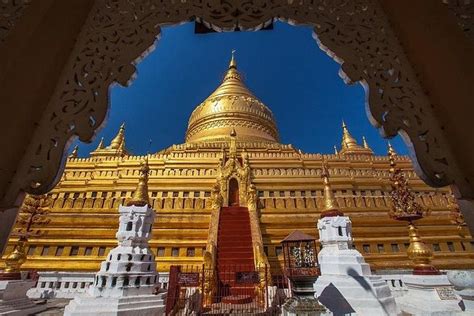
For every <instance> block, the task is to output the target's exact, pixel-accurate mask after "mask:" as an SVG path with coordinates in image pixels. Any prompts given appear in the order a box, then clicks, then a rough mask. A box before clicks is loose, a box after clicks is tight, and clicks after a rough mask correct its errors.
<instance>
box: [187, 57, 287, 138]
mask: <svg viewBox="0 0 474 316" xmlns="http://www.w3.org/2000/svg"><path fill="white" fill-rule="evenodd" d="M243 122H245V123H243ZM232 128H235V130H236V131H237V133H238V135H239V136H238V138H239V140H249V141H264V142H277V141H278V130H277V127H276V122H275V120H274V118H273V113H272V112H271V111H270V109H269V108H268V107H267V106H266V105H265V104H263V103H262V102H261V101H260V100H258V99H257V98H256V97H255V95H254V94H253V93H252V92H251V91H250V90H249V89H248V88H247V87H246V85H245V83H244V82H243V80H242V77H241V75H240V73H239V71H238V69H237V60H236V56H235V51H233V53H232V57H231V59H230V62H229V66H228V68H227V71H226V73H225V76H224V79H223V80H222V83H221V84H220V85H219V86H218V87H217V88H216V89H215V90H214V92H213V93H212V94H211V95H210V96H209V97H207V98H206V100H204V101H203V102H202V103H201V104H200V105H199V106H197V107H196V109H194V111H193V113H192V114H191V117H190V118H189V123H188V130H187V132H186V142H214V141H218V142H225V141H227V139H228V137H229V134H230V132H231V131H232Z"/></svg>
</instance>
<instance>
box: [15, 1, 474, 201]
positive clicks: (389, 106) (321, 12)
mask: <svg viewBox="0 0 474 316" xmlns="http://www.w3.org/2000/svg"><path fill="white" fill-rule="evenodd" d="M31 1H35V0H31ZM274 19H279V20H283V21H287V22H288V23H290V24H306V25H312V26H314V37H315V39H316V41H317V43H318V45H319V47H320V48H321V49H322V50H324V51H325V52H326V53H327V54H328V55H329V56H331V57H332V58H333V59H334V60H335V61H336V62H338V63H339V64H341V70H340V75H341V77H342V78H343V79H344V80H345V82H346V83H349V84H352V83H357V82H359V83H361V84H362V85H363V86H364V87H365V90H366V101H367V102H366V107H367V110H368V111H367V112H368V115H369V119H370V121H371V122H372V124H373V125H374V126H376V127H377V128H379V129H380V130H381V132H382V134H383V136H385V137H389V138H390V137H393V136H395V135H397V133H400V134H402V135H403V136H404V139H405V141H406V142H407V143H408V144H409V147H411V148H412V152H413V156H414V157H415V158H416V161H417V163H418V166H419V168H418V171H419V174H420V176H422V178H423V179H424V180H425V181H426V182H428V183H429V184H431V185H433V186H444V185H448V184H451V183H455V184H457V185H458V187H459V188H460V189H461V191H463V188H464V192H462V193H463V195H465V196H466V195H469V194H472V192H469V191H468V189H466V188H469V186H468V185H466V183H465V179H464V177H463V176H462V175H461V174H460V171H459V169H458V168H457V166H456V163H455V161H454V158H453V157H452V155H451V154H450V150H449V147H448V145H447V143H446V140H445V138H444V135H443V133H442V131H441V129H440V128H439V126H438V123H437V121H436V118H435V116H434V114H433V112H432V110H431V106H430V103H429V101H428V98H427V97H426V95H425V94H424V92H423V90H422V88H421V87H420V85H419V83H418V81H417V79H416V77H415V73H414V71H413V69H412V67H411V65H410V63H409V62H408V60H407V58H406V56H405V54H404V52H403V49H402V47H401V46H400V44H399V42H398V40H397V38H396V36H395V35H394V33H393V31H392V30H391V27H390V25H389V23H388V20H387V18H386V17H385V15H384V12H383V10H382V8H381V7H380V5H379V3H378V1H377V0H350V1H349V0H301V1H288V0H286V1H285V0H272V1H262V0H254V1H244V2H243V1H230V0H224V1H217V0H199V1H198V0H183V1H174V0H96V2H95V4H94V6H93V8H92V10H91V12H90V14H89V17H88V19H87V21H86V23H85V24H84V26H83V28H82V31H81V33H80V36H79V38H78V40H77V42H76V45H75V47H74V50H73V52H72V54H71V55H70V57H69V61H68V63H67V64H66V66H65V68H64V69H63V73H62V76H61V79H60V80H59V81H58V83H57V86H56V89H55V91H54V94H53V95H52V97H51V99H50V101H49V104H48V106H47V108H46V111H45V113H44V115H43V117H42V118H41V120H40V123H39V125H38V127H37V132H36V133H35V136H34V138H33V139H32V141H31V143H30V145H29V147H28V148H27V150H26V153H25V155H24V159H23V160H22V161H21V163H20V166H19V168H18V170H17V172H16V175H15V178H14V179H13V182H12V185H11V186H10V191H9V192H8V195H7V198H6V199H7V200H12V201H13V200H14V199H15V198H16V195H17V194H18V191H19V190H24V191H26V192H29V193H33V194H39V193H44V192H47V191H48V190H50V189H51V188H52V187H53V186H54V185H55V184H56V182H57V181H58V179H59V176H58V175H59V174H60V171H61V170H62V167H63V164H64V162H65V158H66V156H65V154H64V151H65V148H66V147H67V145H68V144H69V143H70V142H72V140H73V139H74V138H75V137H78V138H79V139H80V140H82V141H89V140H91V138H92V137H93V136H94V134H95V133H96V132H97V131H98V130H99V129H100V128H101V127H102V125H103V123H104V119H105V118H106V114H107V111H108V108H109V99H108V91H109V87H110V86H111V85H112V84H115V83H119V84H121V85H124V86H126V85H128V83H129V81H130V80H131V79H133V77H134V74H135V64H136V63H137V62H139V61H140V59H141V58H142V57H143V56H145V55H146V54H147V53H148V52H149V51H150V49H152V48H153V45H154V42H155V40H156V39H157V38H158V37H159V35H160V25H165V24H178V23H182V22H186V21H192V20H199V21H201V22H203V23H204V24H206V25H208V26H209V27H211V28H213V29H215V30H217V31H233V30H236V29H240V30H258V29H260V28H262V27H264V26H266V25H267V24H269V23H270V22H271V21H273V20H274Z"/></svg>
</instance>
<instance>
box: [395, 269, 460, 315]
mask: <svg viewBox="0 0 474 316" xmlns="http://www.w3.org/2000/svg"><path fill="white" fill-rule="evenodd" d="M402 281H403V283H404V284H405V286H406V287H407V289H408V292H407V294H406V295H404V296H402V297H399V298H397V303H398V305H399V307H400V309H401V310H402V312H404V313H408V314H413V315H420V316H424V315H430V316H431V315H458V314H460V313H461V312H462V309H461V306H460V301H461V299H460V298H459V297H458V296H457V295H456V293H455V292H454V289H453V286H452V285H451V284H450V282H449V281H448V278H447V276H446V275H407V276H404V277H403V278H402ZM465 315H466V314H465Z"/></svg>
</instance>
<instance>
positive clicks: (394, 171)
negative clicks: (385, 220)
mask: <svg viewBox="0 0 474 316" xmlns="http://www.w3.org/2000/svg"><path fill="white" fill-rule="evenodd" d="M388 156H389V160H390V182H391V185H392V190H391V191H390V198H391V200H392V205H391V209H390V212H389V215H390V217H391V218H393V219H395V220H398V221H406V222H408V236H409V237H410V246H409V247H408V249H407V254H408V258H410V260H412V261H413V274H418V275H428V274H439V273H440V272H439V270H438V269H436V268H435V267H434V266H433V265H432V264H431V260H432V259H433V251H432V250H431V249H430V247H428V246H427V245H426V244H425V243H424V242H423V240H421V238H420V235H419V233H418V229H417V228H416V226H415V225H414V224H413V222H414V221H416V220H418V219H421V218H423V217H424V216H426V215H427V214H428V209H426V208H425V207H423V206H421V205H420V204H419V203H418V202H416V199H415V195H414V194H413V192H411V191H410V189H409V187H408V180H407V179H406V178H405V175H404V173H403V171H402V170H401V169H400V168H398V167H397V166H396V163H395V156H396V153H395V150H394V149H393V147H392V145H391V144H390V143H389V144H388Z"/></svg>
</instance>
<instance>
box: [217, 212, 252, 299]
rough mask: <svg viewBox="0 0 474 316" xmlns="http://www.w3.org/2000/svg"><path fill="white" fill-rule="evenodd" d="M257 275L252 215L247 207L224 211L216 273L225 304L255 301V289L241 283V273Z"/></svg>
mask: <svg viewBox="0 0 474 316" xmlns="http://www.w3.org/2000/svg"><path fill="white" fill-rule="evenodd" d="M253 271H255V265H254V257H253V247H252V235H251V231H250V219H249V212H248V209H247V208H246V207H238V206H231V207H223V208H222V209H221V212H220V217H219V231H218V236H217V273H218V276H219V292H220V293H219V294H220V295H219V296H221V297H222V302H228V303H234V304H243V303H248V302H249V301H252V299H253V297H254V289H255V286H254V284H252V283H249V282H239V280H238V279H239V277H237V276H238V275H242V272H244V274H245V272H247V275H248V272H253Z"/></svg>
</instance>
